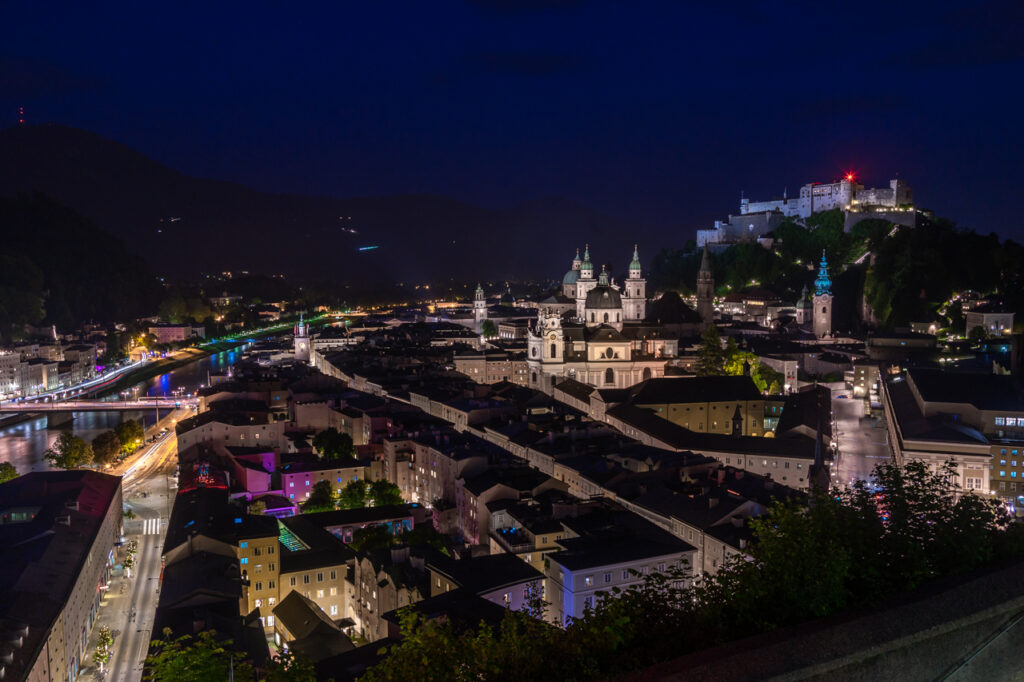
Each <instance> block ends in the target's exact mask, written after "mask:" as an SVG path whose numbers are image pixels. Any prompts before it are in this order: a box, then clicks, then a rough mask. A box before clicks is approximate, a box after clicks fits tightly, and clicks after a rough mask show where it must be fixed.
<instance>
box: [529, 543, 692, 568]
mask: <svg viewBox="0 0 1024 682" xmlns="http://www.w3.org/2000/svg"><path fill="white" fill-rule="evenodd" d="M558 544H560V545H561V546H562V547H564V548H565V549H564V550H563V551H561V552H552V553H551V554H548V555H547V558H548V559H550V560H551V561H553V562H555V563H557V564H560V565H562V566H565V567H566V568H568V569H569V570H570V571H579V570H582V569H585V568H597V567H599V566H608V565H611V564H618V563H624V562H627V561H639V560H641V559H654V558H656V557H659V556H665V555H667V554H674V553H676V552H689V551H695V550H696V548H695V547H694V546H693V545H691V544H689V543H687V542H683V541H682V540H675V541H674V542H673V541H671V540H669V539H668V538H666V539H665V541H660V542H659V541H652V540H649V539H647V538H639V537H628V538H623V539H621V540H618V541H610V540H608V539H607V538H604V537H579V538H569V539H566V540H560V541H559V543H558Z"/></svg>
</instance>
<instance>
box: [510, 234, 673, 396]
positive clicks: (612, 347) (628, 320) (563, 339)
mask: <svg viewBox="0 0 1024 682" xmlns="http://www.w3.org/2000/svg"><path fill="white" fill-rule="evenodd" d="M646 315H647V280H645V279H644V278H643V272H642V268H641V265H640V254H639V252H638V250H637V248H636V247H634V249H633V259H632V261H631V262H630V264H629V269H628V275H627V277H626V279H625V280H623V282H622V283H621V284H616V283H615V281H614V280H613V279H612V278H611V275H610V273H608V272H606V271H605V269H604V268H603V267H602V268H601V272H600V273H599V274H597V276H596V277H595V275H594V264H593V263H592V262H591V260H590V247H589V245H588V246H586V247H585V248H584V250H583V257H582V258H580V253H579V251H578V250H577V251H576V257H575V258H573V260H572V266H571V268H570V269H569V271H568V272H567V273H565V276H564V277H563V278H562V288H561V293H560V294H558V295H555V296H552V297H550V298H547V299H545V300H543V301H540V302H539V303H538V315H537V321H536V323H535V324H534V326H533V328H532V329H530V331H529V335H528V337H527V365H528V368H529V373H530V386H532V387H534V388H537V389H540V390H543V391H546V392H549V393H550V392H551V390H552V387H553V386H554V384H555V383H556V382H557V381H558V380H560V379H562V378H572V379H575V380H577V381H581V382H583V383H586V384H590V385H592V386H597V387H599V388H626V387H628V386H632V385H633V384H635V383H637V382H640V381H643V380H645V379H650V378H652V377H660V376H664V374H665V363H666V361H667V360H668V359H669V358H674V357H676V356H678V354H679V340H678V338H676V337H675V336H674V335H673V334H671V333H669V332H668V330H666V329H665V328H664V327H661V326H658V325H650V324H646V323H645V322H644V318H645V317H646Z"/></svg>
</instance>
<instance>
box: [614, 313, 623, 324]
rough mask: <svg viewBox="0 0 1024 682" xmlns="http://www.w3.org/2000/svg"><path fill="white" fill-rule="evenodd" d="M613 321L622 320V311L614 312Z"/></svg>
mask: <svg viewBox="0 0 1024 682" xmlns="http://www.w3.org/2000/svg"><path fill="white" fill-rule="evenodd" d="M615 321H616V322H622V313H615Z"/></svg>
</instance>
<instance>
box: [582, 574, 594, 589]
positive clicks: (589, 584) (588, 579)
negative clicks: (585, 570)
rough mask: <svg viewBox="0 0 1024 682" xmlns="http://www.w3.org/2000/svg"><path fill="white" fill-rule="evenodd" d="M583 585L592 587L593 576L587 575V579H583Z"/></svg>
mask: <svg viewBox="0 0 1024 682" xmlns="http://www.w3.org/2000/svg"><path fill="white" fill-rule="evenodd" d="M583 584H584V585H586V586H587V587H593V585H594V576H592V575H588V576H587V577H585V578H584V579H583Z"/></svg>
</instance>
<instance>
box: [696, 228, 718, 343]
mask: <svg viewBox="0 0 1024 682" xmlns="http://www.w3.org/2000/svg"><path fill="white" fill-rule="evenodd" d="M697 314H698V315H700V320H701V323H702V324H703V325H704V326H705V327H706V326H707V325H709V324H711V323H712V322H714V321H715V278H714V276H713V275H712V274H711V259H710V258H709V257H708V247H707V246H705V247H704V256H703V257H702V258H701V261H700V272H699V273H697Z"/></svg>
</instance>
